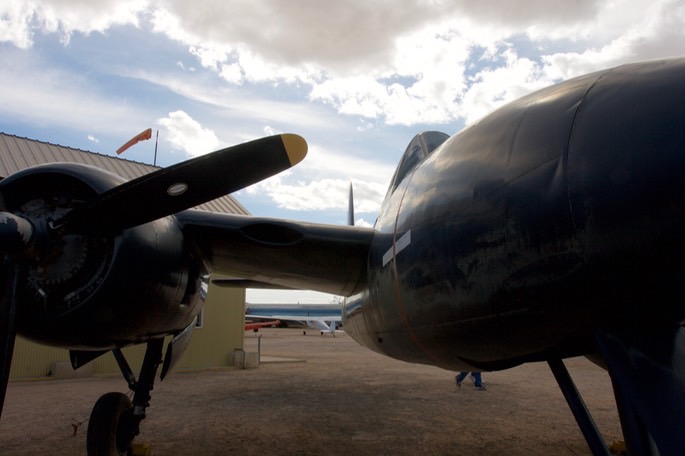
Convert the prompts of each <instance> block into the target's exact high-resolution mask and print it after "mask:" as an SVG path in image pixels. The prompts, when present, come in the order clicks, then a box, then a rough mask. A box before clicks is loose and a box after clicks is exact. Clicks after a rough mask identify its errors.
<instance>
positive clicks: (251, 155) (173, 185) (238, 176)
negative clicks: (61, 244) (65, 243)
mask: <svg viewBox="0 0 685 456" xmlns="http://www.w3.org/2000/svg"><path fill="white" fill-rule="evenodd" d="M306 154H307V142H306V141H305V140H304V139H303V138H302V137H301V136H298V135H293V134H282V135H276V136H270V137H267V138H261V139H257V140H255V141H250V142H247V143H244V144H239V145H237V146H232V147H228V148H226V149H222V150H219V151H216V152H213V153H211V154H207V155H204V156H201V157H197V158H194V159H191V160H187V161H185V162H181V163H178V164H176V165H173V166H170V167H168V168H164V169H160V170H158V171H155V172H153V173H150V174H147V175H145V176H142V177H139V178H137V179H134V180H132V181H129V182H126V183H124V184H122V185H119V186H117V187H115V188H113V189H111V190H109V191H107V192H105V193H103V194H101V195H99V196H98V197H97V198H95V199H94V200H93V201H91V202H90V203H88V204H86V205H85V206H83V207H80V208H76V209H74V210H72V211H71V212H69V213H68V214H66V215H65V216H64V217H63V218H62V219H60V220H58V221H56V222H55V223H53V228H60V227H61V228H64V229H66V230H68V231H72V232H79V231H84V230H98V231H101V230H105V231H109V232H116V231H119V230H123V229H125V228H130V227H133V226H137V225H142V224H143V223H147V222H150V221H152V220H156V219H158V218H162V217H165V216H167V215H171V214H175V213H177V212H179V211H182V210H184V209H188V208H191V207H193V206H197V205H198V204H201V203H204V202H206V201H210V200H212V199H215V198H218V197H220V196H223V195H226V194H228V193H232V192H235V191H237V190H240V189H242V188H245V187H247V186H248V185H252V184H254V183H256V182H259V181H261V180H263V179H266V178H267V177H270V176H273V175H274V174H277V173H279V172H281V171H283V170H286V169H288V168H290V167H291V166H293V165H295V164H297V163H299V162H300V161H302V159H303V158H304V157H305V155H306Z"/></svg>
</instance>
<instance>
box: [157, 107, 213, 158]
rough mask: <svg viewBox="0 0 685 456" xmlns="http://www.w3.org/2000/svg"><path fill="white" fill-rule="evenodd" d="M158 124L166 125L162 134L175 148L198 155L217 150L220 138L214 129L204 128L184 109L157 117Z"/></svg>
mask: <svg viewBox="0 0 685 456" xmlns="http://www.w3.org/2000/svg"><path fill="white" fill-rule="evenodd" d="M156 123H157V125H161V126H162V127H164V132H163V134H162V135H161V137H162V138H164V141H167V142H168V143H169V144H170V145H171V147H172V148H173V149H176V150H180V151H182V152H185V153H186V154H188V155H190V156H192V157H196V156H199V155H204V154H206V153H209V152H212V151H214V150H216V149H217V148H218V146H219V140H218V139H217V137H216V135H215V134H214V132H213V131H211V130H209V129H206V128H203V127H202V125H200V123H199V122H197V121H196V120H194V119H193V118H192V117H190V116H189V115H188V114H186V113H185V112H183V111H174V112H170V113H169V115H168V116H167V117H164V118H161V119H157V122H156Z"/></svg>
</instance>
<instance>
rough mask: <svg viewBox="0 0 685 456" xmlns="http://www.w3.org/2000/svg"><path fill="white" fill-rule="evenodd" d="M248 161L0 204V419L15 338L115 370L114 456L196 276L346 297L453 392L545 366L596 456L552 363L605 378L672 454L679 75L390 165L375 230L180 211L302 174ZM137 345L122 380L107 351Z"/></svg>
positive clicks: (684, 215)
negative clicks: (477, 375) (279, 176)
mask: <svg viewBox="0 0 685 456" xmlns="http://www.w3.org/2000/svg"><path fill="white" fill-rule="evenodd" d="M305 152H306V143H305V142H304V140H302V139H301V138H300V137H298V136H294V135H281V136H276V137H270V138H265V139H260V140H257V141H254V142H249V143H246V144H242V145H239V146H235V147H230V148H228V149H224V150H221V151H218V152H215V153H213V154H210V155H207V156H204V157H200V158H197V159H193V160H190V161H187V162H184V163H181V164H178V165H176V166H173V167H170V168H167V169H163V170H160V171H157V172H155V173H152V174H150V175H148V176H145V177H142V178H139V179H135V180H133V181H130V182H125V183H124V182H121V180H120V179H119V178H117V177H115V176H113V175H111V174H109V173H106V172H104V171H101V170H99V169H95V168H91V167H86V166H80V165H75V164H53V165H46V166H37V167H34V168H30V169H26V170H23V171H20V172H18V173H16V174H13V175H11V176H9V177H7V178H6V179H4V180H2V181H1V182H0V197H1V200H0V209H1V210H2V212H1V213H0V221H1V223H0V249H1V250H2V252H3V253H4V262H3V265H2V275H1V277H2V286H3V290H2V293H1V294H2V299H1V304H0V309H1V312H2V321H1V322H2V324H1V327H0V334H1V335H2V342H1V347H0V353H2V363H1V368H2V372H1V374H2V397H3V398H4V393H5V390H6V387H7V376H8V371H9V367H10V362H11V355H12V345H13V340H14V335H15V328H16V332H17V333H18V334H21V335H23V336H25V337H28V338H30V339H33V340H35V341H38V342H42V343H45V344H50V345H55V346H60V347H67V348H69V349H70V350H71V358H72V363H73V365H74V366H75V367H78V366H79V365H82V364H83V363H85V362H88V361H89V360H91V359H93V358H95V357H96V356H98V355H100V354H102V353H104V352H106V351H109V350H112V351H113V352H114V354H115V356H116V358H117V359H118V360H119V364H120V366H121V370H122V373H123V374H124V377H125V378H126V380H127V381H128V383H129V386H130V388H131V389H132V390H133V392H134V394H133V401H132V403H131V402H130V401H129V399H128V398H127V397H126V396H125V395H123V394H120V393H110V394H106V395H104V396H103V397H102V398H101V399H100V400H98V402H97V403H96V405H95V408H94V409H93V413H92V416H91V419H90V422H89V428H88V437H87V447H88V454H89V455H103V454H105V455H110V454H125V452H126V450H127V448H129V445H130V444H131V442H132V440H133V438H134V436H135V435H136V434H137V433H138V426H139V423H140V421H141V419H142V418H143V417H144V416H145V408H146V406H147V405H148V401H149V400H150V391H151V389H152V384H153V380H154V377H155V373H156V371H157V369H158V366H159V364H161V360H162V345H163V342H162V341H163V339H162V338H163V337H164V336H167V335H173V336H174V337H173V340H172V342H171V343H170V344H169V348H168V349H167V353H166V356H165V357H164V365H163V367H162V372H161V375H162V377H163V376H164V375H166V374H167V373H168V371H169V368H170V366H171V365H173V362H174V360H176V359H177V358H178V357H179V356H180V354H181V353H182V352H183V350H184V348H185V346H186V344H187V342H188V339H189V337H190V331H191V329H190V328H192V322H193V318H194V317H195V315H196V314H197V312H198V311H199V309H200V307H201V299H200V290H201V289H202V287H203V283H202V282H203V280H204V278H205V277H207V274H208V273H209V272H212V271H219V272H221V273H224V274H229V275H230V276H231V277H239V278H242V279H244V280H242V281H236V282H235V285H236V286H240V285H245V284H253V285H254V284H263V285H264V286H270V287H274V286H276V287H284V288H306V289H313V290H318V291H323V292H329V293H334V294H338V295H343V296H347V297H348V298H347V300H346V302H345V304H344V307H343V323H344V327H345V331H346V332H347V333H348V334H350V335H351V336H352V337H354V338H355V339H356V340H357V341H359V342H360V343H361V344H363V345H365V346H368V347H370V348H371V349H373V350H376V351H378V352H380V353H384V354H387V355H389V356H392V357H395V358H398V359H402V360H406V361H410V362H417V363H426V364H433V365H436V366H440V367H443V368H446V369H452V370H499V369H507V368H509V367H512V366H516V365H518V364H521V363H525V362H531V361H546V362H548V363H549V365H550V367H551V369H552V371H553V372H554V374H555V377H556V378H557V380H558V382H559V385H560V387H561V389H562V390H563V392H564V395H565V396H566V398H567V401H568V402H569V404H570V406H571V408H572V410H573V412H574V415H575V416H576V419H577V421H578V423H579V425H580V428H581V430H582V432H583V434H584V436H585V438H586V440H587V442H588V445H589V446H590V448H591V450H592V452H593V453H594V454H607V453H608V451H607V447H606V444H605V443H604V441H603V439H602V437H601V435H600V433H599V432H598V430H597V428H596V427H595V426H594V423H593V421H592V418H591V417H590V415H589V413H588V412H587V410H586V409H585V407H584V405H583V403H582V400H581V399H580V397H579V395H578V392H577V391H576V390H575V387H574V385H573V383H572V381H571V379H570V377H569V375H568V372H567V371H566V369H565V367H564V365H563V362H562V359H563V358H566V357H571V356H578V355H585V356H588V357H591V358H592V359H594V360H596V361H597V362H598V363H601V364H603V365H605V366H606V367H607V369H608V371H609V374H610V376H611V379H612V382H613V386H614V391H615V393H616V399H617V404H618V411H619V415H620V418H621V424H622V426H623V430H624V436H625V439H626V444H627V446H628V448H629V451H630V453H631V454H638V455H642V454H659V453H660V454H663V455H666V454H682V453H683V452H684V451H685V432H682V429H681V427H682V423H683V422H685V358H683V354H684V349H685V334H684V332H683V329H682V328H681V324H682V323H683V321H684V319H685V301H684V299H685V293H684V290H685V287H684V286H683V283H684V282H683V280H684V279H683V278H684V277H685V260H684V258H685V59H678V60H665V61H654V62H648V63H639V64H633V65H626V66H622V67H619V68H615V69H611V70H606V71H601V72H598V73H594V74H590V75H587V76H582V77H579V78H575V79H572V80H569V81H566V82H563V83H561V84H558V85H555V86H553V87H550V88H547V89H544V90H541V91H538V92H536V93H533V94H531V95H528V96H526V97H524V98H522V99H520V100H518V101H515V102H513V103H511V104H509V105H507V106H505V107H503V108H501V109H499V110H497V111H495V112H494V113H493V114H491V115H489V116H487V117H485V118H484V119H482V120H481V121H480V122H478V123H477V124H475V125H473V126H471V127H469V128H467V129H465V130H464V131H462V132H461V133H459V134H457V135H455V136H452V137H448V136H447V135H445V134H442V133H437V132H428V133H423V134H420V135H418V136H416V137H415V138H414V140H413V141H412V142H411V143H410V145H409V147H408V148H407V150H406V152H405V154H404V156H403V157H402V160H401V162H400V164H399V166H398V168H397V171H396V173H395V175H394V177H393V179H392V182H391V184H390V188H389V190H388V193H387V196H386V199H385V201H384V203H383V206H382V210H381V213H380V215H379V217H378V220H377V222H376V224H375V226H374V228H373V229H369V228H362V227H354V226H329V225H321V224H309V223H301V222H294V221H283V220H275V219H268V218H255V217H248V216H237V215H224V214H214V213H208V212H201V211H197V210H190V209H188V208H190V207H193V206H195V205H197V204H199V203H201V202H203V201H206V200H209V199H212V198H215V197H217V196H220V195H223V194H226V193H229V192H232V191H235V190H238V189H240V188H243V187H245V186H247V185H249V184H251V183H253V182H256V181H258V180H260V179H263V178H265V177H267V176H270V175H272V174H274V173H277V172H279V171H281V170H283V169H285V168H288V167H289V166H291V165H293V164H295V163H297V162H298V161H300V160H301V159H302V158H303V157H304V155H305ZM138 343H145V344H147V354H146V356H145V359H144V361H143V364H142V367H141V371H140V374H139V376H138V378H136V377H135V375H134V374H133V373H132V371H131V369H130V368H129V366H128V364H127V363H126V361H125V360H124V359H123V356H121V352H120V351H119V348H120V347H123V346H125V345H130V344H138Z"/></svg>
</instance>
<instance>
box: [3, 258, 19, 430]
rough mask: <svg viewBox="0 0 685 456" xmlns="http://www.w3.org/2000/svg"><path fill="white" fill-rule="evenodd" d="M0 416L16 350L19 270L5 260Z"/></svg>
mask: <svg viewBox="0 0 685 456" xmlns="http://www.w3.org/2000/svg"><path fill="white" fill-rule="evenodd" d="M0 274H1V276H0V281H1V283H2V289H0V416H2V409H3V406H4V405H5V393H6V392H7V382H8V381H9V376H10V367H12V354H13V352H14V337H15V329H14V317H15V310H16V300H15V297H16V288H17V275H18V274H17V271H16V269H15V268H14V267H13V266H12V265H10V264H7V262H6V261H5V262H4V264H3V265H2V266H0Z"/></svg>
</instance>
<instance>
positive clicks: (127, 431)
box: [86, 339, 164, 456]
mask: <svg viewBox="0 0 685 456" xmlns="http://www.w3.org/2000/svg"><path fill="white" fill-rule="evenodd" d="M163 344H164V339H152V340H150V341H149V342H148V343H147V349H146V351H145V358H144V359H143V365H142V367H141V369H140V378H139V379H138V380H136V377H135V375H134V374H133V371H132V370H131V368H130V366H129V365H128V363H127V362H126V359H125V358H124V355H123V354H122V353H121V350H119V349H118V348H117V349H114V350H112V353H113V354H114V357H115V358H116V360H117V364H119V369H121V373H122V375H123V376H124V378H125V379H126V381H127V382H128V387H129V389H130V390H131V391H133V401H131V400H130V399H129V398H128V396H127V395H125V394H123V393H107V394H105V395H103V396H102V397H100V399H98V401H97V402H96V403H95V407H93V411H92V413H91V415H90V421H89V422H88V436H87V439H86V447H87V451H88V456H126V455H128V454H130V449H131V442H133V439H134V438H135V436H137V435H138V434H139V433H140V422H141V421H143V420H144V419H145V409H146V408H147V407H148V406H149V405H150V402H149V401H150V392H151V391H152V389H153V386H154V382H155V376H156V375H157V368H158V367H159V365H160V364H161V363H162V346H163Z"/></svg>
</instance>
